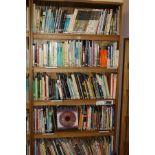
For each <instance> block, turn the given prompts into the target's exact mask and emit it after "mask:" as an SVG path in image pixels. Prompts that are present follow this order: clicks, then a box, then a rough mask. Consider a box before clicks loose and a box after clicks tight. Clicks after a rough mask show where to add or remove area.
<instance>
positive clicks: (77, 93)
mask: <svg viewBox="0 0 155 155" xmlns="http://www.w3.org/2000/svg"><path fill="white" fill-rule="evenodd" d="M71 77H72V81H73V85H74V88H75V95H76V98H77V99H80V95H79V91H78V88H77V84H76V80H75V76H74V74H71Z"/></svg>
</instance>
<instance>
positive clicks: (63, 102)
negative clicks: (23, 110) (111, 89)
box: [33, 99, 115, 106]
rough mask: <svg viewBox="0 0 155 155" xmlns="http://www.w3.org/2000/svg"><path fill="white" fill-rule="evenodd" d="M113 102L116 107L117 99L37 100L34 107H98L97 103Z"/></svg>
mask: <svg viewBox="0 0 155 155" xmlns="http://www.w3.org/2000/svg"><path fill="white" fill-rule="evenodd" d="M105 100H113V105H115V99H87V100H86V99H82V100H81V99H71V100H51V101H49V100H48V101H46V100H37V101H34V102H33V106H61V105H66V106H71V105H96V101H105Z"/></svg>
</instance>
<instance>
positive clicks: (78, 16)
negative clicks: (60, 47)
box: [32, 2, 120, 40]
mask: <svg viewBox="0 0 155 155" xmlns="http://www.w3.org/2000/svg"><path fill="white" fill-rule="evenodd" d="M91 7H93V6H91ZM91 7H89V5H88V6H87V7H85V6H84V7H82V6H81V7H80V6H77V5H74V7H71V6H66V4H64V5H63V4H61V5H60V4H52V3H49V4H48V3H47V4H46V3H45V4H44V5H43V4H42V3H38V2H36V3H33V22H32V24H33V26H32V31H33V33H34V37H47V38H52V39H54V38H58V39H63V38H65V39H68V38H69V37H70V38H71V39H75V38H77V39H88V40H92V39H97V40H102V39H103V40H105V39H108V40H109V39H114V40H116V38H117V39H118V38H119V31H120V6H115V7H113V6H100V7H99V8H95V9H94V8H91ZM36 33H37V34H38V33H39V35H37V34H36ZM40 33H43V34H44V35H41V34H40ZM48 34H49V35H48Z"/></svg>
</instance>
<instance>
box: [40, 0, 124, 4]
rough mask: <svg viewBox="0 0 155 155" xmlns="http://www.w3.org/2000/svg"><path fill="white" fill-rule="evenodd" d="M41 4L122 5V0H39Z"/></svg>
mask: <svg viewBox="0 0 155 155" xmlns="http://www.w3.org/2000/svg"><path fill="white" fill-rule="evenodd" d="M41 1H42V2H43V1H44V2H45V1H47V2H65V3H67V2H74V3H86V4H87V3H90V4H114V5H117V4H123V0H74V1H73V0H41Z"/></svg>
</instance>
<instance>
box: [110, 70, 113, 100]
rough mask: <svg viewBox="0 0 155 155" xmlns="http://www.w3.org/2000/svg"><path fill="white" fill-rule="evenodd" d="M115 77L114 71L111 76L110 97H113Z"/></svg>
mask: <svg viewBox="0 0 155 155" xmlns="http://www.w3.org/2000/svg"><path fill="white" fill-rule="evenodd" d="M113 77H114V74H113V73H112V74H111V77H110V97H111V98H112V97H113Z"/></svg>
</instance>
